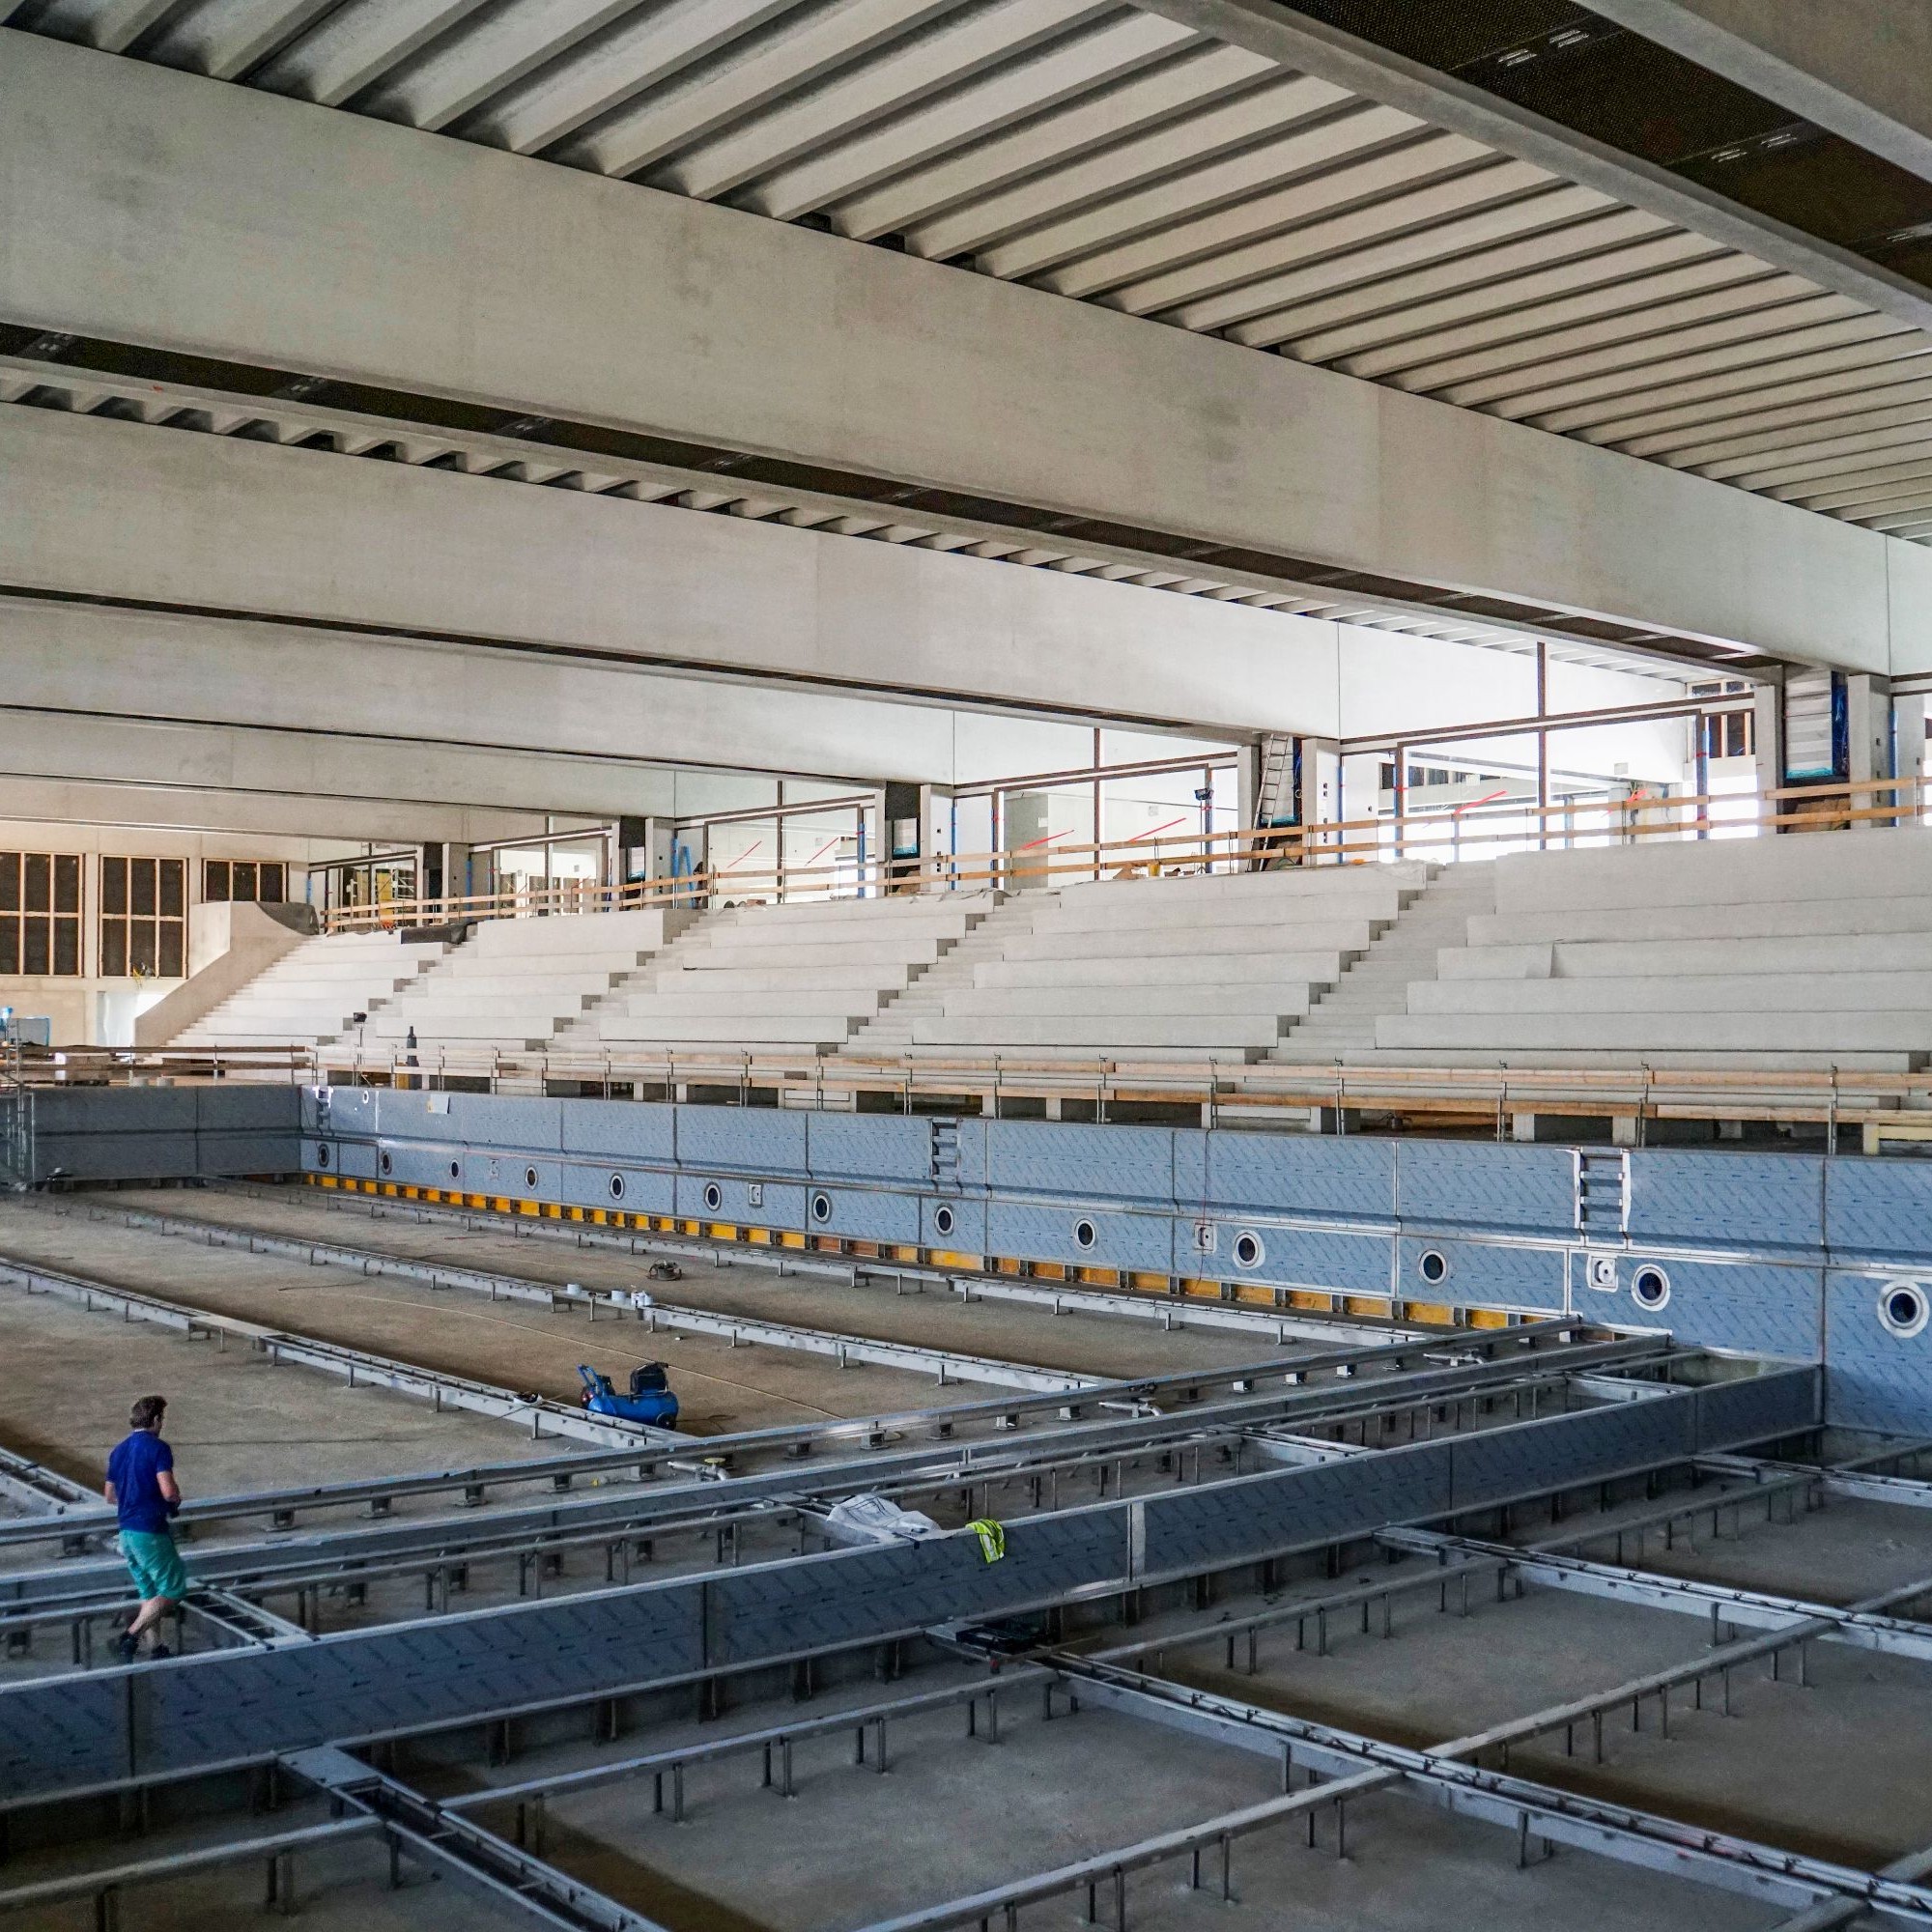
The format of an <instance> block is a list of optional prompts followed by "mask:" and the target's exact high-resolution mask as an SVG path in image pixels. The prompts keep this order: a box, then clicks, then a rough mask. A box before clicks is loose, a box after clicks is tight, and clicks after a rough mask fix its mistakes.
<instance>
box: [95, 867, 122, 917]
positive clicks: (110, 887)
mask: <svg viewBox="0 0 1932 1932" xmlns="http://www.w3.org/2000/svg"><path fill="white" fill-rule="evenodd" d="M100 910H101V911H102V912H104V913H123V912H126V911H127V910H128V862H127V860H126V859H103V860H101V862H100Z"/></svg>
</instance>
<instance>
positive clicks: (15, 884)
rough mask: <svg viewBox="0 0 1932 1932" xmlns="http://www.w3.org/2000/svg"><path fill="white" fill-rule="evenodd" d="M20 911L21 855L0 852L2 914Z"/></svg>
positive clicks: (0, 900)
mask: <svg viewBox="0 0 1932 1932" xmlns="http://www.w3.org/2000/svg"><path fill="white" fill-rule="evenodd" d="M19 910H20V855H19V853H17V852H0V912H18V911H19Z"/></svg>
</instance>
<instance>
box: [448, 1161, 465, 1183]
mask: <svg viewBox="0 0 1932 1932" xmlns="http://www.w3.org/2000/svg"><path fill="white" fill-rule="evenodd" d="M449 1178H450V1179H452V1180H461V1179H463V1163H462V1162H461V1161H460V1160H453V1161H451V1162H450V1163H449Z"/></svg>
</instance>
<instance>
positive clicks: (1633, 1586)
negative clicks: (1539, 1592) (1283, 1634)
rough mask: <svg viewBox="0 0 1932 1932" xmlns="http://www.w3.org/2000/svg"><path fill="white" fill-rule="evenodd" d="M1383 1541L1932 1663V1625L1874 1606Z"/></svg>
mask: <svg viewBox="0 0 1932 1932" xmlns="http://www.w3.org/2000/svg"><path fill="white" fill-rule="evenodd" d="M1381 1540H1382V1541H1384V1542H1385V1543H1387V1544H1388V1545H1389V1547H1390V1548H1395V1549H1402V1550H1407V1551H1410V1552H1414V1553H1418V1554H1428V1553H1430V1552H1432V1551H1435V1552H1439V1554H1440V1556H1441V1558H1442V1559H1443V1560H1445V1561H1446V1560H1448V1559H1450V1558H1457V1559H1462V1560H1465V1561H1466V1560H1474V1559H1477V1558H1480V1559H1482V1560H1484V1561H1487V1562H1492V1563H1494V1564H1495V1565H1496V1566H1497V1568H1498V1571H1499V1573H1500V1575H1499V1579H1498V1580H1499V1583H1500V1581H1501V1580H1502V1579H1503V1578H1509V1579H1513V1580H1514V1581H1515V1582H1516V1583H1517V1586H1518V1588H1519V1589H1520V1588H1521V1587H1522V1585H1524V1584H1527V1583H1534V1584H1537V1585H1539V1586H1541V1587H1542V1588H1544V1589H1549V1590H1572V1591H1575V1592H1577V1594H1578V1595H1581V1596H1586V1597H1603V1598H1605V1599H1607V1600H1608V1601H1609V1602H1611V1603H1618V1604H1642V1605H1646V1606H1647V1607H1649V1608H1652V1609H1661V1610H1678V1611H1682V1612H1683V1613H1684V1614H1686V1615H1688V1616H1695V1617H1704V1618H1708V1619H1709V1621H1710V1626H1711V1634H1712V1637H1713V1640H1714V1642H1717V1641H1721V1640H1722V1636H1723V1633H1724V1632H1725V1631H1726V1630H1732V1631H1735V1630H1763V1631H1790V1630H1797V1629H1800V1628H1801V1627H1802V1628H1804V1629H1806V1630H1809V1631H1812V1632H1813V1633H1814V1634H1815V1635H1816V1636H1817V1638H1818V1640H1819V1641H1820V1642H1825V1643H1842V1644H1850V1645H1853V1646H1854V1647H1856V1648H1858V1649H1860V1650H1875V1651H1880V1652H1883V1653H1884V1654H1886V1655H1887V1656H1889V1657H1909V1658H1913V1659H1915V1660H1916V1661H1917V1662H1921V1663H1932V1624H1924V1623H1916V1622H1911V1621H1908V1620H1907V1619H1904V1618H1901V1617H1890V1616H1886V1615H1884V1614H1883V1613H1882V1612H1881V1611H1878V1610H1875V1609H1874V1610H1841V1609H1838V1608H1835V1607H1834V1606H1833V1605H1830V1604H1809V1603H1804V1602H1802V1601H1800V1600H1799V1599H1797V1598H1795V1597H1780V1596H1776V1595H1774V1594H1772V1593H1771V1592H1769V1591H1764V1590H1745V1589H1739V1588H1736V1587H1734V1586H1732V1585H1730V1584H1724V1583H1702V1582H1697V1581H1694V1580H1691V1579H1690V1578H1686V1577H1667V1576H1662V1575H1660V1574H1659V1573H1657V1572H1655V1571H1649V1570H1628V1569H1622V1568H1619V1567H1618V1566H1616V1565H1613V1564H1608V1563H1592V1562H1590V1561H1589V1560H1588V1559H1587V1558H1584V1557H1580V1556H1557V1555H1552V1554H1544V1553H1537V1552H1534V1551H1531V1550H1523V1549H1519V1548H1515V1547H1514V1546H1512V1545H1510V1544H1506V1543H1487V1542H1484V1541H1482V1540H1480V1539H1478V1538H1475V1537H1466V1536H1441V1535H1438V1534H1435V1533H1434V1532H1431V1531H1426V1530H1406V1529H1393V1530H1386V1531H1384V1532H1383V1534H1382V1539H1381ZM1928 1596H1932V1580H1928V1581H1926V1582H1924V1583H1922V1584H1920V1585H1919V1586H1918V1588H1917V1589H1912V1590H1910V1591H1909V1593H1908V1594H1907V1595H1905V1596H1894V1597H1893V1598H1892V1599H1891V1601H1892V1602H1893V1603H1894V1604H1896V1605H1903V1604H1910V1603H1913V1602H1916V1601H1918V1600H1919V1599H1922V1598H1924V1597H1928Z"/></svg>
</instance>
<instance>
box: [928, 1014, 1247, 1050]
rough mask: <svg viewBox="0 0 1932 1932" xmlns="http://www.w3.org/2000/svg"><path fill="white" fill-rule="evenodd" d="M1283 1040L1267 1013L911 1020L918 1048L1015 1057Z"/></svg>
mask: <svg viewBox="0 0 1932 1932" xmlns="http://www.w3.org/2000/svg"><path fill="white" fill-rule="evenodd" d="M1280 1037H1281V1029H1280V1026H1279V1024H1278V1022H1277V1021H1276V1020H1275V1019H1274V1018H1273V1017H1272V1016H1271V1015H1258V1016H1243V1015H1241V1014H1227V1015H1221V1016H1214V1017H1208V1018H1202V1017H1198V1016H1189V1015H1187V1014H1172V1015H1151V1016H1140V1017H1130V1016H1125V1015H1091V1016H1088V1017H1084V1018H1083V1017H1080V1016H1077V1015H1075V1016H1057V1017H1047V1018H1034V1019H1029V1018H1025V1017H1023V1016H1019V1015H1015V1014H1011V1013H1005V1014H1001V1015H1000V1016H998V1017H997V1018H988V1019H977V1018H975V1019H966V1018H960V1019H955V1018H954V1017H953V1016H952V1014H951V1013H948V1014H946V1015H944V1016H943V1017H941V1018H937V1019H923V1020H915V1021H914V1022H913V1040H914V1043H915V1044H916V1045H920V1046H949V1045H951V1046H966V1047H988V1046H996V1047H1001V1048H1010V1049H1012V1051H1014V1052H1015V1053H1018V1052H1023V1051H1027V1050H1030V1049H1032V1048H1034V1047H1037V1046H1068V1047H1073V1046H1077V1047H1085V1048H1087V1049H1088V1050H1089V1051H1098V1050H1106V1051H1110V1052H1111V1051H1114V1050H1117V1049H1118V1050H1119V1051H1121V1052H1127V1051H1129V1050H1130V1049H1133V1048H1136V1047H1141V1046H1164V1047H1193V1048H1199V1049H1202V1050H1207V1049H1209V1048H1217V1047H1218V1048H1226V1049H1229V1050H1235V1049H1243V1048H1248V1047H1253V1048H1256V1049H1263V1048H1268V1047H1272V1046H1273V1045H1274V1044H1275V1043H1276V1041H1277V1040H1278V1039H1279V1038H1280Z"/></svg>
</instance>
